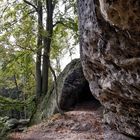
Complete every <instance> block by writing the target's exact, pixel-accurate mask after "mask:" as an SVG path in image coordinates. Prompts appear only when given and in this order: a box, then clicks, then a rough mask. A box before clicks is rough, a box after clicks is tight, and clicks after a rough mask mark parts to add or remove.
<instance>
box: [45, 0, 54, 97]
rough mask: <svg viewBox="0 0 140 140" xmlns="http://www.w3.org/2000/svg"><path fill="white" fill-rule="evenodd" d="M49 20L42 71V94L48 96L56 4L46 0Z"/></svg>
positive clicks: (47, 20) (47, 19)
mask: <svg viewBox="0 0 140 140" xmlns="http://www.w3.org/2000/svg"><path fill="white" fill-rule="evenodd" d="M46 8H47V18H46V33H47V35H46V36H45V37H44V53H43V71H42V92H43V94H46V93H47V91H48V77H49V75H48V74H49V59H50V48H51V40H52V34H53V10H54V4H53V2H52V0H46Z"/></svg>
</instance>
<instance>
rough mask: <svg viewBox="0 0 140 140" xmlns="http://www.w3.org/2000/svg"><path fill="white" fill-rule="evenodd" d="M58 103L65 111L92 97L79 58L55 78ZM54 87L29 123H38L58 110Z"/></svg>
mask: <svg viewBox="0 0 140 140" xmlns="http://www.w3.org/2000/svg"><path fill="white" fill-rule="evenodd" d="M57 90H58V103H59V106H60V107H61V109H62V110H64V111H67V110H71V109H72V108H74V106H75V105H76V104H77V103H78V102H81V101H84V100H88V99H94V98H93V96H92V94H91V92H90V90H89V85H88V82H87V80H86V79H85V77H84V75H83V70H82V66H81V62H80V59H75V60H73V61H72V62H71V63H70V64H68V65H67V66H66V68H65V69H64V70H63V71H62V73H61V74H60V75H59V76H58V78H57ZM56 100H57V97H56V94H55V89H54V87H52V89H51V90H50V91H49V92H48V93H47V95H46V96H45V97H44V98H43V101H42V102H41V104H39V106H38V109H37V112H36V114H35V115H34V117H33V119H32V122H31V123H39V122H41V120H42V119H44V118H48V117H50V116H51V115H53V114H54V113H57V112H58V108H57V103H56Z"/></svg>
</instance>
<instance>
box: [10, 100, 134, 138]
mask: <svg viewBox="0 0 140 140" xmlns="http://www.w3.org/2000/svg"><path fill="white" fill-rule="evenodd" d="M102 110H103V107H101V106H100V105H99V104H98V103H92V102H88V103H87V102H85V103H82V104H79V105H77V106H76V108H75V109H74V111H69V112H67V113H65V115H64V116H62V115H60V114H55V115H54V116H52V117H51V118H50V119H49V120H47V121H45V120H44V122H42V123H40V124H38V125H34V126H32V127H30V128H29V129H27V130H26V131H24V132H22V133H12V134H10V136H9V138H8V140H132V138H128V137H127V136H124V135H122V134H119V133H117V132H116V131H115V130H111V129H110V128H109V127H108V126H106V125H104V124H103V122H102Z"/></svg>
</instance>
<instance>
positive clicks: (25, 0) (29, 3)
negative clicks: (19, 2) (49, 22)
mask: <svg viewBox="0 0 140 140" xmlns="http://www.w3.org/2000/svg"><path fill="white" fill-rule="evenodd" d="M23 1H24V2H25V3H27V4H28V5H30V6H32V7H33V8H34V9H35V10H36V12H38V9H37V7H36V6H35V5H34V4H32V3H31V2H29V1H27V0H23Z"/></svg>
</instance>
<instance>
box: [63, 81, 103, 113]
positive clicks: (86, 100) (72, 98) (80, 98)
mask: <svg viewBox="0 0 140 140" xmlns="http://www.w3.org/2000/svg"><path fill="white" fill-rule="evenodd" d="M67 91H68V90H67ZM100 106H101V104H100V102H99V101H98V100H97V99H96V98H95V97H94V96H93V95H92V93H91V91H90V88H89V84H88V82H87V81H86V82H85V83H83V85H82V86H81V85H80V87H76V88H73V89H72V90H71V91H69V92H66V93H64V94H63V97H62V98H61V101H60V107H61V109H62V110H65V111H70V110H93V109H97V108H99V107H100Z"/></svg>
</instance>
